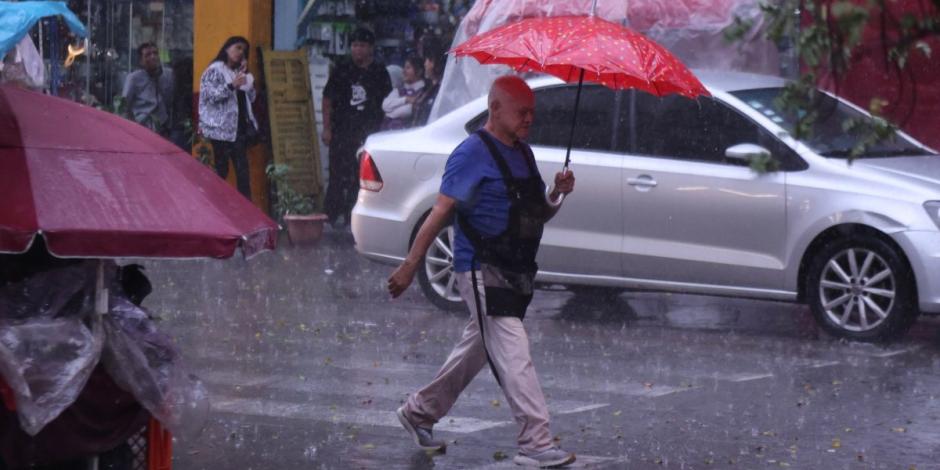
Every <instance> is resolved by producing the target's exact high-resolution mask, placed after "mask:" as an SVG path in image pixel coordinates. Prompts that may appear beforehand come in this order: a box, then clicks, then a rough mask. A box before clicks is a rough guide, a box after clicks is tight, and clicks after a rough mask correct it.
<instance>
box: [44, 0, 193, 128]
mask: <svg viewBox="0 0 940 470" xmlns="http://www.w3.org/2000/svg"><path fill="white" fill-rule="evenodd" d="M67 3H68V7H69V9H71V10H72V11H73V12H75V13H76V14H77V15H78V16H79V18H80V19H81V21H82V22H83V23H84V24H85V25H86V27H87V29H88V33H89V37H88V41H87V43H86V42H83V41H80V40H78V39H77V38H75V37H73V36H72V35H71V34H70V33H68V30H67V29H65V28H64V27H63V25H62V24H61V23H60V21H61V20H59V19H57V18H54V17H52V18H46V19H44V20H42V21H40V23H39V24H38V25H37V27H36V28H34V30H33V31H31V37H32V39H33V41H34V42H35V43H36V45H37V47H38V48H39V51H40V53H41V55H42V57H43V59H44V62H45V64H46V86H47V88H48V89H49V91H50V93H52V94H55V95H58V96H62V97H67V98H70V99H73V100H76V101H82V102H84V103H87V104H90V105H93V106H97V107H101V108H103V109H107V110H110V111H115V110H116V109H115V97H117V96H120V95H121V91H122V89H123V85H124V78H125V77H126V76H127V74H128V73H129V72H131V71H132V70H134V68H135V67H137V47H138V46H140V45H141V44H144V43H148V42H149V43H153V44H155V45H156V46H157V47H158V49H159V51H160V57H161V59H162V62H163V63H164V64H165V65H167V66H168V67H172V68H173V69H174V72H175V74H178V75H180V74H187V73H188V74H191V73H192V54H193V0H71V1H69V2H67ZM70 46H71V51H72V55H73V56H75V54H76V53H77V52H79V51H81V50H82V48H83V47H84V50H83V51H82V52H81V53H80V54H78V55H77V56H75V57H74V61H72V62H71V63H68V62H67V59H68V57H69V52H70ZM178 83H179V84H181V85H185V86H186V88H187V89H189V85H190V83H191V81H190V80H185V79H184V80H178ZM183 93H186V96H189V95H191V94H192V92H191V91H185V90H183Z"/></svg>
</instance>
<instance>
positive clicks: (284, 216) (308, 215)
mask: <svg viewBox="0 0 940 470" xmlns="http://www.w3.org/2000/svg"><path fill="white" fill-rule="evenodd" d="M289 173H290V167H289V166H287V165H285V164H281V163H271V164H269V165H268V166H267V168H266V169H265V175H267V177H268V180H269V181H270V182H271V184H272V187H273V188H274V191H273V192H274V197H275V200H276V202H275V203H274V212H275V213H276V214H277V217H278V219H279V220H281V221H283V224H284V225H285V226H286V227H287V236H288V238H289V239H290V242H291V244H292V245H315V244H316V243H317V242H319V241H320V237H321V236H322V235H323V224H324V222H326V220H327V217H326V215H325V214H317V213H314V210H315V209H316V201H315V200H314V198H313V197H312V196H309V195H305V194H300V193H298V192H297V191H295V190H294V189H293V188H291V186H290V184H288V182H287V176H288V174H289Z"/></svg>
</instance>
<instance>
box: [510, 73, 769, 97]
mask: <svg viewBox="0 0 940 470" xmlns="http://www.w3.org/2000/svg"><path fill="white" fill-rule="evenodd" d="M692 73H694V74H695V76H696V77H698V79H699V81H701V82H702V84H703V85H705V87H707V88H708V89H709V90H711V91H725V92H734V91H738V90H751V89H755V88H779V87H782V86H784V85H785V84H786V83H787V81H786V80H785V79H784V78H781V77H775V76H772V75H761V74H756V73H747V72H729V71H726V70H700V69H694V70H692ZM528 82H529V85H530V86H532V88H539V87H544V86H551V85H558V84H561V83H562V81H561V80H560V79H558V78H555V77H551V76H545V75H540V76H537V77H534V78H531V79H529V80H528Z"/></svg>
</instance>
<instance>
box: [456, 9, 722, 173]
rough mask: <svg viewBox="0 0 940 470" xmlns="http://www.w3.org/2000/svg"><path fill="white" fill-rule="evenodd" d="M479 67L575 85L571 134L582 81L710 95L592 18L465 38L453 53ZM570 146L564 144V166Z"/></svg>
mask: <svg viewBox="0 0 940 470" xmlns="http://www.w3.org/2000/svg"><path fill="white" fill-rule="evenodd" d="M451 52H452V53H453V54H455V55H457V56H471V57H473V58H475V59H476V60H477V61H478V62H480V63H481V64H502V65H508V66H510V67H512V68H514V69H516V70H517V71H520V72H539V73H547V74H551V75H554V76H556V77H558V78H561V79H562V80H564V81H566V82H569V83H570V82H575V81H577V82H578V93H577V95H576V97H575V108H574V115H573V116H572V125H571V126H572V128H571V136H572V138H573V137H574V126H575V123H576V120H577V113H578V103H579V101H580V98H581V86H582V84H583V82H584V80H588V81H591V82H596V83H601V84H603V85H605V86H607V87H610V88H613V89H626V88H635V89H637V90H641V91H645V92H647V93H650V94H653V95H656V96H665V95H669V94H679V95H682V96H685V97H689V98H695V97H698V96H702V95H704V96H709V93H708V91H707V90H706V89H705V87H704V86H703V85H702V83H701V82H699V80H698V79H697V78H695V75H693V74H692V72H690V71H689V70H688V68H686V66H685V65H684V64H683V63H682V62H681V61H680V60H679V59H678V58H676V57H675V56H674V55H672V54H671V53H670V52H669V51H668V50H666V48H664V47H663V46H661V45H659V44H657V43H656V42H654V41H652V40H650V39H648V38H647V37H646V36H643V35H642V34H640V33H637V32H635V31H632V30H630V29H629V28H625V27H623V26H620V25H618V24H616V23H612V22H610V21H607V20H604V19H602V18H598V17H596V16H594V15H593V14H592V15H590V16H557V17H539V18H527V19H524V20H522V21H519V22H516V23H511V24H507V25H504V26H500V27H499V28H496V29H492V30H490V31H487V32H485V33H483V34H480V35H478V36H474V37H472V38H470V39H468V40H467V41H466V42H464V43H463V44H460V45H459V46H457V47H456V48H454V49H453V50H452V51H451ZM570 154H571V142H570V140H569V143H568V157H566V159H565V167H566V168H567V167H568V163H569V161H570Z"/></svg>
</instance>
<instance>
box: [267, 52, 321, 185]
mask: <svg viewBox="0 0 940 470" xmlns="http://www.w3.org/2000/svg"><path fill="white" fill-rule="evenodd" d="M263 55H264V80H265V84H266V85H267V94H268V114H269V122H270V123H271V149H272V151H273V152H274V162H275V163H279V164H286V165H287V166H289V167H290V172H289V174H288V178H287V183H288V184H290V186H291V188H292V189H294V190H295V191H297V192H298V193H300V194H305V195H313V196H315V197H316V198H317V200H318V201H320V202H321V203H322V200H323V194H324V190H323V176H322V174H321V166H320V146H319V144H318V142H319V137H318V136H317V124H316V120H315V119H316V118H315V116H314V109H313V95H312V93H311V92H310V69H309V65H308V62H307V52H306V51H305V50H299V51H271V50H265V51H264V53H263Z"/></svg>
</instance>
